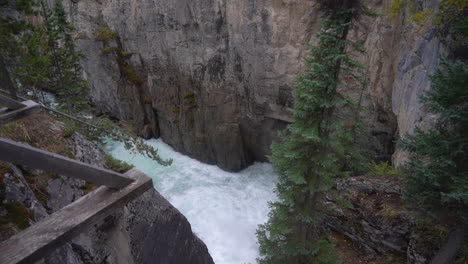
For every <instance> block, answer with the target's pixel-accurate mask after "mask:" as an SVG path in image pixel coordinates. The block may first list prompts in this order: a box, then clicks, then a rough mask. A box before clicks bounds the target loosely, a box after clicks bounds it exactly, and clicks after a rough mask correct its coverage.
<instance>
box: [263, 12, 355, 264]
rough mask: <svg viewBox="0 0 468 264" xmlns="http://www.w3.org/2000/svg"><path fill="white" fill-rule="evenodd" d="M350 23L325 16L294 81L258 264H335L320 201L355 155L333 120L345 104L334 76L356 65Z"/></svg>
mask: <svg viewBox="0 0 468 264" xmlns="http://www.w3.org/2000/svg"><path fill="white" fill-rule="evenodd" d="M351 18H352V11H351V10H342V9H333V10H331V11H330V12H329V15H328V17H327V19H325V21H324V22H323V27H322V29H321V31H320V33H319V34H318V35H317V37H318V39H319V42H318V44H317V45H316V46H314V47H312V48H311V53H310V56H309V57H308V58H307V59H306V61H305V66H306V72H305V73H304V74H303V75H301V76H299V78H298V80H297V82H296V90H295V105H294V109H293V115H294V122H293V123H292V124H290V125H289V126H288V128H287V129H286V131H285V132H283V133H282V134H281V138H282V141H281V142H280V143H275V144H273V145H272V156H271V161H272V163H273V166H274V168H275V170H276V172H277V173H278V174H279V182H278V184H277V187H276V193H277V195H278V198H279V201H278V202H275V203H272V204H271V212H270V214H269V221H268V222H267V223H266V224H264V225H260V227H259V229H258V230H257V237H258V240H259V244H260V255H261V257H260V258H259V262H260V263H262V264H267V263H268V264H280V263H337V262H338V256H337V253H336V252H335V250H334V245H333V244H332V243H331V242H330V241H328V240H327V239H326V238H325V237H323V232H322V228H321V225H320V222H321V220H322V219H323V216H324V215H325V214H326V212H327V210H326V209H325V208H324V206H323V205H322V204H321V203H320V199H321V197H322V195H323V194H324V193H325V192H326V191H327V190H329V189H330V187H331V184H332V180H333V178H334V177H337V176H339V175H343V174H344V172H345V170H347V169H349V168H353V164H352V163H353V162H354V161H355V160H356V159H357V156H358V155H357V153H356V151H355V150H354V149H353V147H354V146H353V140H352V138H353V135H354V128H353V127H352V126H346V125H344V123H346V122H345V121H349V120H339V118H337V117H336V116H335V117H333V114H334V113H335V110H336V109H337V108H343V107H346V105H348V104H349V103H350V102H349V101H348V100H343V98H341V96H339V95H338V93H337V91H336V89H337V86H338V85H339V76H340V75H345V76H347V75H350V76H352V75H353V71H354V69H355V68H356V66H357V65H358V64H357V63H356V62H355V61H353V60H351V59H350V58H348V57H347V55H346V53H345V48H346V47H347V44H348V42H347V41H346V35H347V31H348V28H349V25H350V20H351Z"/></svg>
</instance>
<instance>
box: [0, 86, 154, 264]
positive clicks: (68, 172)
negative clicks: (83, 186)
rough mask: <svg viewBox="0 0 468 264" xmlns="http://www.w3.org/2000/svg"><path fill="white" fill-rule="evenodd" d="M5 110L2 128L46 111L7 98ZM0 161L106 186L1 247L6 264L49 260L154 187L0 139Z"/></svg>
mask: <svg viewBox="0 0 468 264" xmlns="http://www.w3.org/2000/svg"><path fill="white" fill-rule="evenodd" d="M0 104H1V105H3V106H6V107H7V108H8V109H3V110H4V111H2V112H0V125H3V124H6V123H9V122H12V121H16V120H18V119H20V118H23V117H25V116H27V115H31V114H34V113H36V112H39V111H40V109H41V108H40V105H39V104H37V103H35V102H33V101H29V100H28V101H24V102H22V103H19V102H17V101H15V100H13V99H10V98H8V97H5V96H3V95H0ZM0 160H3V161H8V162H11V163H13V164H17V165H23V166H28V167H30V168H35V169H42V170H45V171H48V172H53V173H57V174H61V175H65V176H69V177H74V178H78V179H82V180H85V181H89V182H92V183H96V184H101V185H105V186H102V187H100V188H98V189H97V190H95V191H93V192H91V193H89V194H88V195H86V196H83V197H81V198H80V199H79V200H77V201H75V202H73V203H71V204H70V205H68V206H66V207H64V208H63V209H61V210H60V211H58V212H56V213H54V214H52V215H51V216H49V217H48V218H46V219H44V220H43V221H41V222H39V223H36V224H34V225H33V226H31V227H29V228H28V229H26V230H24V231H22V232H20V233H18V234H16V235H14V236H12V237H11V238H10V239H8V240H6V241H4V242H0V263H1V264H17V263H34V262H36V261H38V260H40V259H42V258H44V257H45V256H47V255H48V254H50V253H52V252H53V251H54V250H55V249H57V248H58V247H60V246H62V245H64V244H65V243H67V242H69V241H70V240H71V239H72V238H74V237H75V236H76V235H78V234H80V233H81V232H82V231H84V230H85V229H86V228H88V227H90V226H91V225H93V224H95V223H97V222H98V221H100V220H101V219H103V218H104V217H106V216H107V215H109V214H110V213H111V212H112V210H114V209H116V208H118V207H121V206H123V205H125V204H126V203H128V202H130V201H131V200H133V199H135V198H136V197H138V196H139V195H141V194H142V193H144V192H145V191H147V190H148V189H150V188H151V187H152V186H153V184H152V180H151V178H149V177H148V176H146V175H145V174H144V173H142V172H140V171H139V170H137V169H133V170H131V171H128V172H127V173H125V174H124V175H122V174H119V173H116V172H113V171H111V170H106V169H103V168H99V167H96V166H93V165H90V164H86V163H83V162H80V161H77V160H73V159H69V158H67V157H64V156H61V155H57V154H54V153H51V152H48V151H44V150H41V149H38V148H34V147H31V146H28V145H25V144H20V143H17V142H14V141H11V140H8V139H4V138H0Z"/></svg>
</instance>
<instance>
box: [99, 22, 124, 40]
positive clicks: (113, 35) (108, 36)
mask: <svg viewBox="0 0 468 264" xmlns="http://www.w3.org/2000/svg"><path fill="white" fill-rule="evenodd" d="M94 37H95V38H96V40H100V41H109V40H115V39H118V38H119V33H118V32H116V31H113V30H112V29H110V27H109V26H108V25H107V24H105V23H103V24H102V25H101V26H100V27H99V28H98V29H97V30H96V31H95V32H94Z"/></svg>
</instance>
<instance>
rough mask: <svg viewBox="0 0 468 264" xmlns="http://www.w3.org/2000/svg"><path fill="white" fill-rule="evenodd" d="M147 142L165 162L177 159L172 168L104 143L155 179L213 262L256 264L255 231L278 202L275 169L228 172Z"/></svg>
mask: <svg viewBox="0 0 468 264" xmlns="http://www.w3.org/2000/svg"><path fill="white" fill-rule="evenodd" d="M147 142H148V143H149V144H150V145H152V146H154V147H156V148H157V149H158V150H159V154H160V155H161V156H162V157H163V158H171V159H173V164H172V165H171V166H169V167H164V166H161V165H159V164H157V163H156V162H154V161H152V160H150V159H148V158H145V157H143V156H141V155H139V154H135V153H132V152H131V151H128V150H125V148H124V146H123V144H122V143H120V142H115V141H109V142H108V143H107V144H106V151H107V152H108V153H109V154H111V155H112V156H114V157H115V158H118V159H121V160H124V161H127V162H129V163H131V164H133V165H135V166H136V167H137V168H138V169H140V170H141V171H143V172H145V173H147V174H148V175H149V176H151V177H152V178H153V182H154V186H155V188H156V190H158V191H159V192H160V193H161V194H162V195H163V196H164V197H165V198H166V199H167V200H169V201H170V202H171V203H172V204H173V205H174V206H175V207H176V208H177V209H179V211H181V212H182V213H183V214H184V215H185V216H186V217H187V219H188V220H189V221H190V223H191V225H192V230H193V231H194V232H195V233H196V234H197V235H198V237H200V238H201V239H202V240H203V241H204V242H205V244H206V245H207V247H208V250H209V251H210V254H211V256H212V257H213V259H214V261H215V263H217V264H244V263H255V258H256V257H257V256H258V245H257V242H256V237H255V230H256V228H257V226H258V224H262V223H264V222H266V221H267V219H268V217H267V215H268V211H269V210H268V201H272V200H274V199H275V195H274V193H273V188H274V186H275V184H276V179H277V177H276V175H275V174H274V173H273V169H272V166H271V165H270V164H268V163H255V164H254V165H252V166H250V167H248V168H247V169H245V170H243V171H241V172H239V173H229V172H225V171H223V170H221V169H220V168H218V167H216V166H213V165H207V164H204V163H201V162H199V161H197V160H195V159H192V158H190V157H187V156H185V155H182V154H180V153H178V152H176V151H174V150H173V149H172V148H171V147H170V146H169V145H167V144H165V143H164V142H163V141H161V140H154V139H153V140H149V141H147Z"/></svg>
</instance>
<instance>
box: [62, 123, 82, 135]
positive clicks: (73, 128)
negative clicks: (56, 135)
mask: <svg viewBox="0 0 468 264" xmlns="http://www.w3.org/2000/svg"><path fill="white" fill-rule="evenodd" d="M79 128H80V126H79V125H78V124H77V123H76V122H72V121H69V120H67V122H65V125H64V128H63V130H62V133H63V136H64V137H66V138H68V137H71V136H72V135H73V134H75V132H77V131H78V129H79Z"/></svg>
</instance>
